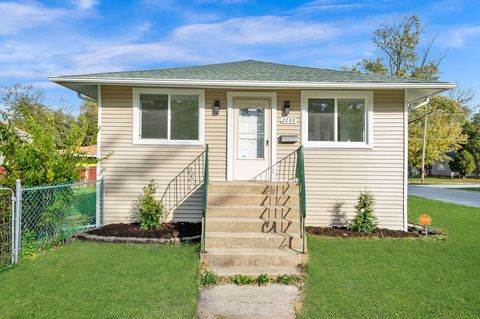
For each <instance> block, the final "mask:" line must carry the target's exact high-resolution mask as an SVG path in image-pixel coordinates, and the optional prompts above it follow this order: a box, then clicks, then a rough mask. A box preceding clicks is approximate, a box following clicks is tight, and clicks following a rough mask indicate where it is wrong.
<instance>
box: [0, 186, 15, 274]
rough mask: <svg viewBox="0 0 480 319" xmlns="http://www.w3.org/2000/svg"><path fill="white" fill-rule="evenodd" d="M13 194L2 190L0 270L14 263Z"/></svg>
mask: <svg viewBox="0 0 480 319" xmlns="http://www.w3.org/2000/svg"><path fill="white" fill-rule="evenodd" d="M12 205H14V202H13V201H12V193H11V192H10V190H8V189H0V270H2V269H3V268H5V267H7V266H9V265H10V264H11V263H12V254H13V251H12V244H13V236H12Z"/></svg>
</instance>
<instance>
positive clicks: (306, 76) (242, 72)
mask: <svg viewBox="0 0 480 319" xmlns="http://www.w3.org/2000/svg"><path fill="white" fill-rule="evenodd" d="M65 77H68V78H72V79H75V78H83V79H88V78H92V79H93V78H95V79H164V80H213V81H215V80H216V81H285V82H360V83H361V82H369V83H372V82H377V83H385V82H388V83H446V82H439V81H430V80H428V81H427V80H421V79H412V78H402V77H395V76H383V75H372V74H363V73H356V72H346V71H337V70H330V69H320V68H311V67H303V66H294V65H287V64H278V63H272V62H263V61H256V60H245V61H237V62H228V63H219V64H209V65H201V66H190V67H179V68H166V69H154V70H144V71H125V72H107V73H92V74H82V75H71V76H65Z"/></svg>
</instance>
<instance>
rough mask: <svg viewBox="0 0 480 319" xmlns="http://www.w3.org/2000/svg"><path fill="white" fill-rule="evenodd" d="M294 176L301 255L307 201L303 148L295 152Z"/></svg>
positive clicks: (303, 246) (303, 249) (303, 244)
mask: <svg viewBox="0 0 480 319" xmlns="http://www.w3.org/2000/svg"><path fill="white" fill-rule="evenodd" d="M295 175H296V177H297V180H298V187H299V193H300V194H299V195H300V202H299V209H300V235H301V236H302V242H303V243H302V253H305V246H306V237H305V217H306V216H307V200H306V193H305V159H304V153H303V146H300V147H299V148H298V150H297V167H296V172H295Z"/></svg>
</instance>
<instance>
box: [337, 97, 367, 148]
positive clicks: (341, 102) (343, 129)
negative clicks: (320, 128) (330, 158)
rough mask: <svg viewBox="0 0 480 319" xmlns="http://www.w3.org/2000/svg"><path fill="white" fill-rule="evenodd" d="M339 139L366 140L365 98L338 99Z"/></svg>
mask: <svg viewBox="0 0 480 319" xmlns="http://www.w3.org/2000/svg"><path fill="white" fill-rule="evenodd" d="M337 107H338V141H339V142H364V141H365V100H363V99H338V106H337Z"/></svg>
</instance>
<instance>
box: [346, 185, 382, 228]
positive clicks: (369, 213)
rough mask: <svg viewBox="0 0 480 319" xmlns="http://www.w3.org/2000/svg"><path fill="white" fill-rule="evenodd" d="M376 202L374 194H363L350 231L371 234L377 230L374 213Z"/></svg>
mask: <svg viewBox="0 0 480 319" xmlns="http://www.w3.org/2000/svg"><path fill="white" fill-rule="evenodd" d="M374 204H375V200H374V198H373V195H372V193H370V192H362V193H360V196H358V204H357V205H356V206H355V210H356V212H357V214H356V215H355V217H354V218H353V220H352V221H351V222H350V224H349V225H348V227H347V228H348V229H350V230H353V231H356V232H359V233H370V232H372V231H374V230H375V229H376V228H377V218H376V217H375V214H374V212H373V205H374Z"/></svg>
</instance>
